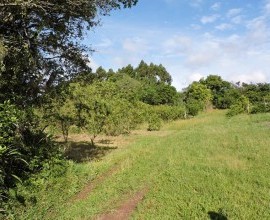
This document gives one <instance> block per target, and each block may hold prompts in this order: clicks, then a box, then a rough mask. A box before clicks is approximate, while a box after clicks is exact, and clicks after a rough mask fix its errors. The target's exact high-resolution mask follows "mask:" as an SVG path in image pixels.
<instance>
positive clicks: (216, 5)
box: [211, 2, 221, 11]
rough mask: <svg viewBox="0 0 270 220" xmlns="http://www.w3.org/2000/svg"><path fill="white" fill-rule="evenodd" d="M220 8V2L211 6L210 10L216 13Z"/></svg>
mask: <svg viewBox="0 0 270 220" xmlns="http://www.w3.org/2000/svg"><path fill="white" fill-rule="evenodd" d="M220 7H221V3H220V2H216V3H214V4H213V5H212V6H211V9H212V10H214V11H218V10H219V9H220Z"/></svg>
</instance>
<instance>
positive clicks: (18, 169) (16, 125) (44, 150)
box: [0, 102, 61, 205]
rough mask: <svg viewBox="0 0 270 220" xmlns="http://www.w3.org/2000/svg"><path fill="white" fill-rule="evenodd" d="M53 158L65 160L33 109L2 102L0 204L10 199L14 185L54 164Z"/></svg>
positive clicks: (0, 124)
mask: <svg viewBox="0 0 270 220" xmlns="http://www.w3.org/2000/svg"><path fill="white" fill-rule="evenodd" d="M52 158H54V160H61V155H60V153H59V151H58V148H57V146H56V145H55V144H54V142H53V141H52V139H51V137H50V136H49V135H47V134H45V133H44V132H43V130H42V129H40V127H39V125H38V120H37V118H36V117H35V115H34V114H33V113H32V111H31V110H25V111H22V110H19V109H18V108H16V107H15V106H14V105H12V104H10V102H4V103H3V104H0V190H1V192H0V204H1V205H2V203H4V202H6V201H7V200H8V198H9V189H10V188H13V187H15V186H16V184H17V183H18V182H21V181H22V180H25V179H27V178H29V176H30V175H31V174H33V173H36V172H39V171H40V170H42V169H43V167H45V166H46V167H48V166H50V165H51V164H52V163H51V162H50V161H51V160H52Z"/></svg>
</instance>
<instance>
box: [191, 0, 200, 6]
mask: <svg viewBox="0 0 270 220" xmlns="http://www.w3.org/2000/svg"><path fill="white" fill-rule="evenodd" d="M202 3H203V0H189V4H190V6H192V7H199V6H201V4H202Z"/></svg>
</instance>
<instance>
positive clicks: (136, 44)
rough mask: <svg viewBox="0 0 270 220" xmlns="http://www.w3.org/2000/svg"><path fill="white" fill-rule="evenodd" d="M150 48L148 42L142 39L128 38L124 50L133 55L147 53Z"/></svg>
mask: <svg viewBox="0 0 270 220" xmlns="http://www.w3.org/2000/svg"><path fill="white" fill-rule="evenodd" d="M148 48H149V47H148V44H147V42H146V40H145V39H143V38H140V37H136V38H127V39H125V40H124V42H123V49H124V50H126V51H129V52H133V53H142V52H146V50H147V49H148Z"/></svg>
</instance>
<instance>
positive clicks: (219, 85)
mask: <svg viewBox="0 0 270 220" xmlns="http://www.w3.org/2000/svg"><path fill="white" fill-rule="evenodd" d="M200 83H202V84H204V85H206V86H207V88H208V89H210V90H211V92H212V95H213V100H212V103H213V105H214V107H216V108H219V109H226V108H229V107H230V101H229V100H226V99H224V96H225V94H226V95H228V93H230V92H229V91H230V90H231V89H233V86H232V84H231V83H229V82H227V81H225V80H223V79H222V78H221V77H220V76H218V75H209V76H208V77H207V78H206V79H201V80H200ZM227 98H228V96H227Z"/></svg>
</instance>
